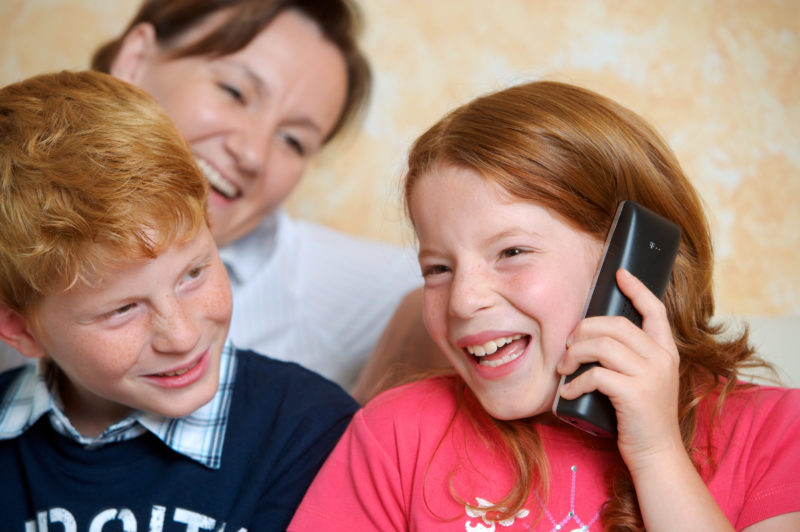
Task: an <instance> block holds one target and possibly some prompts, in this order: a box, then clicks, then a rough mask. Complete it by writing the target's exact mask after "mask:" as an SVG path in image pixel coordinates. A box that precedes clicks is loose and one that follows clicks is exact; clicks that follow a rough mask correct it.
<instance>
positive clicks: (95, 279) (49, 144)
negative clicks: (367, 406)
mask: <svg viewBox="0 0 800 532" xmlns="http://www.w3.org/2000/svg"><path fill="white" fill-rule="evenodd" d="M205 187H206V185H205V180H204V179H203V178H202V177H201V174H200V173H199V171H198V170H197V168H196V166H195V164H194V161H193V158H192V155H191V153H190V151H189V149H188V147H187V145H186V144H185V142H184V141H183V140H182V138H181V136H180V135H179V133H178V132H177V130H176V129H175V128H174V126H173V125H172V123H171V122H170V121H169V119H168V118H167V117H166V115H164V114H163V112H162V111H161V110H160V109H159V108H158V106H157V105H156V104H155V103H154V101H153V100H152V99H151V98H150V97H149V96H147V95H146V94H145V93H144V92H143V91H141V90H139V89H136V88H134V87H133V86H131V85H128V84H125V83H123V82H121V81H118V80H116V79H115V78H112V77H111V76H107V75H105V74H100V73H93V72H81V73H70V72H61V73H57V74H49V75H43V76H37V77H34V78H30V79H28V80H26V81H22V82H20V83H17V84H14V85H10V86H8V87H6V88H4V89H2V90H0V228H2V230H0V339H2V340H3V341H5V342H6V343H8V344H10V345H11V346H12V347H14V348H16V349H17V350H18V351H20V352H21V353H23V354H24V355H26V356H28V357H31V358H38V359H39V364H38V365H34V364H29V365H27V366H26V367H23V368H17V369H14V370H10V371H8V372H6V373H3V374H1V375H0V471H2V474H1V475H0V486H3V488H2V489H0V491H2V493H3V496H2V497H0V518H1V519H2V522H3V526H4V530H16V531H20V532H28V531H34V530H39V531H45V530H48V527H50V529H53V527H54V526H55V529H56V530H61V529H62V528H60V527H59V526H58V525H60V526H62V527H63V530H68V531H72V530H81V531H82V530H106V528H104V525H105V524H107V523H114V524H109V528H108V529H114V530H126V531H127V530H151V531H164V532H167V531H177V530H181V531H189V530H194V531H199V530H215V531H222V530H226V531H228V532H237V531H239V532H240V531H246V530H249V531H250V532H253V531H256V530H284V529H285V527H286V524H287V523H288V521H289V519H290V518H291V516H292V514H293V512H294V510H295V508H296V506H297V504H298V503H299V501H300V499H301V498H302V495H303V493H304V491H305V489H306V487H307V486H308V484H309V482H310V481H311V478H312V477H313V475H314V474H315V473H316V471H317V469H318V468H319V466H320V464H321V462H322V461H323V459H324V458H325V456H326V455H327V454H328V453H329V451H330V450H331V448H332V446H333V445H334V443H335V442H336V440H337V439H338V438H339V436H340V435H341V432H342V431H343V430H344V428H345V426H346V425H347V423H348V422H349V419H350V417H351V416H352V414H353V412H354V411H355V410H356V408H357V405H356V403H355V402H354V401H353V400H352V399H351V398H350V397H349V396H348V395H347V394H346V393H344V391H342V390H341V388H339V387H338V386H336V385H334V384H332V383H330V382H328V381H326V380H324V379H322V378H321V377H319V376H318V375H316V374H314V373H311V372H309V371H306V370H304V369H303V368H301V367H299V366H297V365H294V364H287V363H282V362H277V361H274V360H271V359H268V358H266V357H263V356H260V355H256V354H255V353H252V352H245V351H238V350H236V349H235V348H234V347H233V346H232V345H230V343H229V342H227V341H226V337H227V333H228V326H229V323H230V314H231V296H230V288H229V285H228V278H227V274H226V271H225V268H224V266H223V265H222V262H221V261H220V258H219V255H218V254H217V249H216V247H215V245H214V241H213V239H212V237H211V233H210V232H209V228H208V218H207V211H206V194H207V191H206V188H205Z"/></svg>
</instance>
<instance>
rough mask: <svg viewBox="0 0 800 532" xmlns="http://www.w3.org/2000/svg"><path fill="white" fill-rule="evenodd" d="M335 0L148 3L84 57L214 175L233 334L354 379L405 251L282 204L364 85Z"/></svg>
mask: <svg viewBox="0 0 800 532" xmlns="http://www.w3.org/2000/svg"><path fill="white" fill-rule="evenodd" d="M357 29H358V27H357V13H356V11H355V6H354V5H353V4H351V3H350V2H348V1H346V0H294V1H265V0H239V1H236V2H231V1H229V0H147V1H145V2H144V3H143V4H142V6H141V8H140V10H139V12H138V13H137V14H136V15H135V16H134V18H133V20H131V22H130V24H129V25H128V27H127V28H126V29H125V31H124V32H123V34H122V35H121V36H120V37H119V38H117V39H114V40H112V41H111V42H109V43H108V44H106V45H104V46H103V47H101V48H100V49H99V50H98V51H97V52H96V54H95V56H94V58H93V61H92V66H93V68H95V69H97V70H101V71H105V72H109V73H111V74H113V75H114V76H117V77H119V78H121V79H123V80H125V81H129V82H131V83H134V84H136V85H139V86H140V87H142V88H144V89H145V90H147V91H148V92H149V93H150V94H151V95H153V96H154V97H155V99H156V100H157V101H158V102H159V103H160V104H161V105H162V107H164V108H165V109H166V111H167V113H168V114H169V115H170V117H171V118H172V119H173V121H174V122H175V123H176V125H177V126H178V128H179V129H180V130H181V132H182V133H183V134H184V135H185V136H186V138H187V140H188V141H189V143H190V145H191V148H192V151H193V153H194V155H195V157H196V159H197V163H198V165H199V166H200V168H201V169H202V170H203V172H204V174H205V176H206V178H207V179H208V181H209V183H210V184H211V189H212V190H211V194H210V198H209V205H210V211H211V218H212V224H213V225H212V230H213V234H214V238H215V240H216V242H217V245H218V246H219V247H220V253H221V255H222V257H223V260H224V261H225V264H226V267H227V268H228V272H229V274H230V278H231V283H232V288H233V295H234V311H233V324H232V327H231V337H232V339H233V341H234V343H236V344H237V345H238V346H239V347H242V348H250V349H254V350H256V351H259V352H262V353H265V354H268V355H271V356H275V357H278V358H283V359H288V360H293V361H296V362H299V363H301V364H303V365H305V366H307V367H309V368H311V369H313V370H315V371H318V372H320V373H322V374H323V375H325V376H327V377H329V378H331V379H333V380H335V381H337V382H339V383H340V384H342V385H343V386H345V387H350V386H352V384H353V382H354V380H355V377H356V376H357V374H358V372H359V370H360V368H361V366H362V364H363V363H364V361H365V360H366V358H367V356H368V354H369V353H370V352H371V351H372V349H373V347H374V345H375V343H376V342H377V340H378V337H379V335H380V334H381V332H382V330H383V329H384V327H385V325H386V323H387V322H388V320H389V317H390V315H391V313H392V312H393V310H394V308H395V307H396V306H397V304H398V302H399V301H400V300H401V298H402V296H403V295H404V294H405V293H406V292H408V291H409V290H410V289H412V288H414V287H415V286H418V285H419V283H420V282H421V280H420V279H419V274H418V271H417V268H416V265H415V263H414V261H413V256H411V255H407V254H406V252H405V251H404V250H402V249H400V248H397V247H394V246H390V245H386V244H380V243H377V242H369V241H366V240H363V239H357V238H354V237H351V236H347V235H344V234H342V233H338V232H335V231H333V230H330V229H328V228H325V227H322V226H320V225H317V224H313V223H309V222H305V221H299V220H292V219H291V218H290V217H289V216H288V215H287V213H286V212H285V211H284V210H283V208H282V207H281V204H282V203H283V201H284V200H285V199H286V197H287V196H288V195H289V193H290V192H291V191H292V190H293V189H294V188H295V186H297V184H298V182H299V180H300V178H301V176H302V175H303V172H304V171H305V169H306V167H307V166H308V164H309V162H310V161H311V159H312V158H313V157H314V155H316V154H317V153H318V152H319V150H320V149H321V148H322V147H323V146H324V145H325V144H326V143H327V142H329V141H330V140H331V139H332V138H333V137H335V136H336V135H337V134H338V133H339V132H341V131H342V129H343V128H345V127H346V126H347V125H348V124H351V123H352V122H353V121H354V119H355V118H357V117H358V115H359V112H360V111H361V110H362V108H363V106H364V104H365V102H366V99H367V96H368V94H369V89H370V81H371V80H370V71H369V67H368V64H367V62H366V60H365V58H364V56H363V54H362V53H361V51H360V50H359V48H358V45H357V43H356V40H355V36H356V32H357Z"/></svg>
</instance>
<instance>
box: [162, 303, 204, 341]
mask: <svg viewBox="0 0 800 532" xmlns="http://www.w3.org/2000/svg"><path fill="white" fill-rule="evenodd" d="M201 331H202V327H201V324H200V323H199V322H198V321H197V320H196V319H194V318H193V317H192V316H191V315H190V314H189V313H187V311H186V309H185V308H184V306H183V304H182V303H181V301H179V300H177V299H176V298H174V297H170V298H167V299H166V300H165V301H164V302H163V304H162V305H161V308H160V309H158V313H157V317H156V318H155V324H154V331H153V340H152V345H153V349H154V350H156V351H158V352H161V353H176V354H180V353H188V352H190V351H192V350H193V349H194V348H195V346H197V344H198V342H199V341H200V336H201Z"/></svg>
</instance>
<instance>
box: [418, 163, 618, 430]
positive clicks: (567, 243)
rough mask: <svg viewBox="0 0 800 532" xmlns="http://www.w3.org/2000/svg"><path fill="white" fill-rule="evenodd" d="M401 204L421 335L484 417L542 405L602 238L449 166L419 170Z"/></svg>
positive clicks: (531, 412) (510, 415) (549, 399)
mask: <svg viewBox="0 0 800 532" xmlns="http://www.w3.org/2000/svg"><path fill="white" fill-rule="evenodd" d="M409 205H410V208H411V215H412V218H413V221H414V228H415V230H416V232H417V236H418V238H419V262H420V267H421V269H422V274H423V277H424V279H425V287H424V297H423V309H424V318H425V326H426V327H427V329H428V331H429V332H430V334H431V337H432V338H433V339H434V340H435V341H436V343H437V344H438V345H439V347H440V348H441V349H442V350H443V351H444V353H445V354H446V355H447V357H448V359H449V360H450V362H451V363H452V364H453V366H454V367H455V369H456V371H458V373H459V374H460V375H461V376H462V377H463V378H464V380H465V381H466V383H467V385H469V387H470V388H471V389H472V391H473V393H474V394H475V396H476V397H477V398H478V400H479V401H480V402H481V404H482V405H483V407H484V408H485V409H486V410H487V411H488V412H489V413H490V414H491V415H493V416H495V417H496V418H499V419H519V418H525V417H530V416H535V415H538V414H542V413H545V412H548V411H549V410H550V408H551V406H552V403H553V400H554V399H555V394H556V391H557V388H558V383H559V380H560V376H559V374H558V373H557V371H556V365H557V364H558V362H559V360H561V357H562V356H563V355H564V352H565V350H566V342H567V337H568V336H569V334H570V333H571V332H572V330H573V329H574V328H575V326H576V325H577V324H578V322H579V321H580V320H581V318H582V317H583V312H584V308H585V304H586V298H587V295H588V293H589V289H590V286H591V284H592V280H593V279H594V272H595V269H596V267H597V264H598V261H599V259H600V254H601V251H602V247H603V243H602V242H601V241H600V240H598V239H597V238H595V237H594V236H592V235H590V234H588V233H586V232H584V231H580V230H578V229H577V228H575V227H574V226H573V225H571V224H570V223H568V222H567V221H566V220H565V219H564V218H562V217H561V216H558V215H556V214H555V213H553V212H552V211H550V210H548V209H545V208H543V207H541V206H539V205H537V204H535V203H532V202H529V201H522V200H518V199H513V198H510V197H509V195H508V194H506V193H504V192H503V191H502V190H501V189H500V188H499V187H498V186H497V185H495V184H494V183H492V182H490V181H488V180H486V179H483V178H482V177H481V176H480V175H479V174H478V173H476V172H475V171H472V170H466V169H462V168H457V167H452V166H442V167H440V168H438V169H436V170H434V171H431V172H429V173H427V174H425V175H423V176H422V177H420V179H419V181H418V182H417V183H416V184H415V185H414V188H413V189H412V192H411V196H410V198H409Z"/></svg>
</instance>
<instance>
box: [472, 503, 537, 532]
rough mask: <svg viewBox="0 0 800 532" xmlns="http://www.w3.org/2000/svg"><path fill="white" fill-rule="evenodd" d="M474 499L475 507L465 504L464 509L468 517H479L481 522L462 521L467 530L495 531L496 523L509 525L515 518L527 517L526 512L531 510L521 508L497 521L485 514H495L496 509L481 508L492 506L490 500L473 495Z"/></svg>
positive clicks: (473, 531)
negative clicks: (506, 517) (476, 504)
mask: <svg viewBox="0 0 800 532" xmlns="http://www.w3.org/2000/svg"><path fill="white" fill-rule="evenodd" d="M475 501H476V502H477V503H478V506H477V508H476V507H475V506H470V505H465V506H464V510H465V511H466V512H467V516H468V517H472V518H473V519H474V518H480V519H481V521H483V523H480V522H476V523H475V524H474V525H473V524H472V523H471V522H470V521H469V520H467V522H466V523H464V529H465V530H466V531H467V532H495V528H496V525H500V526H505V527H509V526H511V525H513V524H514V521H515V520H517V519H523V518H525V517H528V514H530V513H531V512H530V511H529V510H526V509H525V508H523V509H522V510H520V511H519V512H517V513H516V514H514V515H513V516H511V517H509V518H508V519H501V520H499V521H494V520H492V519H491V518H490V516H487V513H488V514H496V513H497V511H496V510H495V511H492V512H488V511H487V510H483V509H482V508H491V507H492V506H494V504H492V503H491V502H489V501H487V500H486V499H481V498H480V497H475Z"/></svg>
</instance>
